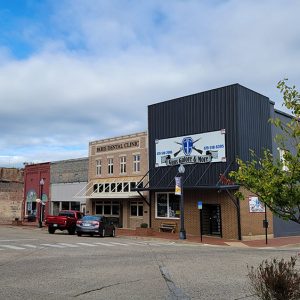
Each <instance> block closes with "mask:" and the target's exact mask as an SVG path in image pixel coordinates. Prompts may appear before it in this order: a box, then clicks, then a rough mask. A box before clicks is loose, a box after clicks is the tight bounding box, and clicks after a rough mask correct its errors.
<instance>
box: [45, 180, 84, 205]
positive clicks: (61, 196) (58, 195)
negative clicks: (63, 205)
mask: <svg viewBox="0 0 300 300" xmlns="http://www.w3.org/2000/svg"><path fill="white" fill-rule="evenodd" d="M86 185H87V182H77V183H53V184H51V201H52V202H53V201H80V202H85V199H84V200H83V199H78V198H74V196H75V195H76V194H77V193H79V192H80V191H82V192H85V190H84V189H85V187H86Z"/></svg>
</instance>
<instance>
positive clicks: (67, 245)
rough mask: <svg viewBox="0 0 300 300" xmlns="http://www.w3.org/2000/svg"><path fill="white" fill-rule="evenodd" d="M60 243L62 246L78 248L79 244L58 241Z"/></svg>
mask: <svg viewBox="0 0 300 300" xmlns="http://www.w3.org/2000/svg"><path fill="white" fill-rule="evenodd" d="M58 244H59V245H62V246H66V247H70V248H78V247H79V246H78V245H74V244H67V243H58Z"/></svg>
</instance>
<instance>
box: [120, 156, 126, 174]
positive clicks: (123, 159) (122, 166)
mask: <svg viewBox="0 0 300 300" xmlns="http://www.w3.org/2000/svg"><path fill="white" fill-rule="evenodd" d="M120 173H121V174H124V173H126V156H121V157H120Z"/></svg>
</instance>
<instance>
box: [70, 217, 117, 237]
mask: <svg viewBox="0 0 300 300" xmlns="http://www.w3.org/2000/svg"><path fill="white" fill-rule="evenodd" d="M76 232H77V235H78V236H81V235H82V234H88V235H90V236H93V235H94V234H99V235H100V236H102V237H104V236H112V237H114V236H115V234H116V229H115V226H114V224H113V222H111V221H109V220H108V219H107V218H106V217H104V216H84V217H83V218H82V219H81V220H78V221H77V223H76Z"/></svg>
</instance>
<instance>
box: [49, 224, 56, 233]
mask: <svg viewBox="0 0 300 300" xmlns="http://www.w3.org/2000/svg"><path fill="white" fill-rule="evenodd" d="M48 232H49V233H50V234H54V233H55V229H54V228H53V227H51V226H49V227H48Z"/></svg>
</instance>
